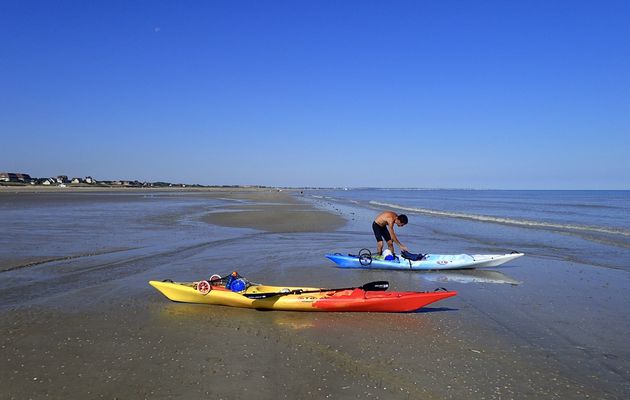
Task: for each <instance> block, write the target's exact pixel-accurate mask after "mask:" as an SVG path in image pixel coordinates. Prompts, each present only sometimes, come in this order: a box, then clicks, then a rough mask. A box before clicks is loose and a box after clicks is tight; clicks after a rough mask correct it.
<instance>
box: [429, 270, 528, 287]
mask: <svg viewBox="0 0 630 400" xmlns="http://www.w3.org/2000/svg"><path fill="white" fill-rule="evenodd" d="M422 278H423V279H425V280H428V281H431V282H457V283H502V284H508V285H520V284H521V283H523V282H520V281H517V280H516V279H514V278H511V277H509V276H507V275H506V274H504V273H503V272H499V271H490V270H479V269H470V270H459V271H430V272H427V273H425V274H423V275H422Z"/></svg>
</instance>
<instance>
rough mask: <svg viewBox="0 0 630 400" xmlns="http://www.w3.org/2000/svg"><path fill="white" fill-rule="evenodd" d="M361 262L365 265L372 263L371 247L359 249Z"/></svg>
mask: <svg viewBox="0 0 630 400" xmlns="http://www.w3.org/2000/svg"><path fill="white" fill-rule="evenodd" d="M359 263H360V264H361V265H363V266H364V267H367V266H368V265H370V264H372V252H371V251H370V249H361V251H359Z"/></svg>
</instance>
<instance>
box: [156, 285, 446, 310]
mask: <svg viewBox="0 0 630 400" xmlns="http://www.w3.org/2000/svg"><path fill="white" fill-rule="evenodd" d="M375 283H380V282H373V283H372V284H375ZM383 283H385V284H386V285H387V282H383ZM149 284H150V285H151V286H153V287H154V288H156V289H157V290H158V291H160V292H161V293H162V294H163V295H164V296H166V297H167V298H169V299H170V300H172V301H176V302H183V303H198V304H213V305H222V306H231V307H242V308H254V309H261V310H285V311H355V312H356V311H375V312H410V311H415V310H417V309H419V308H422V307H424V306H426V305H427V304H430V303H433V302H436V301H438V300H441V299H445V298H447V297H451V296H455V295H456V294H457V293H456V292H453V291H435V292H385V291H383V290H384V289H382V288H372V286H373V285H372V286H370V284H366V285H364V286H363V287H357V288H344V289H321V288H314V287H302V286H300V287H282V286H266V285H259V284H248V286H247V287H243V288H242V289H243V290H240V291H238V292H237V291H234V289H233V288H232V290H231V289H228V288H226V287H225V285H223V284H214V283H212V284H210V282H209V281H199V282H172V281H162V282H161V281H150V282H149ZM366 288H367V289H368V290H366Z"/></svg>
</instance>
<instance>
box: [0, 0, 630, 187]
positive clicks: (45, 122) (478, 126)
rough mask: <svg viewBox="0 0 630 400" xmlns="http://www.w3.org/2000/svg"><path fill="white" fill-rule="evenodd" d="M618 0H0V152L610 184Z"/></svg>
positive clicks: (66, 167) (210, 176)
mask: <svg viewBox="0 0 630 400" xmlns="http://www.w3.org/2000/svg"><path fill="white" fill-rule="evenodd" d="M628 21H630V2H628V1H598V2H595V1H549V0H546V1H521V2H516V1H421V0H417V1H314V0H313V1H262V0H259V1H238V0H230V1H167V2H164V1H162V2H160V1H90V2H88V1H39V2H38V1H28V0H24V1H22V0H20V1H17V0H15V1H7V0H4V1H2V2H0V35H1V37H2V40H1V41H0V54H1V56H0V137H1V142H0V143H1V144H0V170H2V171H7V172H25V173H29V174H31V175H33V176H50V175H59V174H65V175H71V176H86V175H90V176H93V177H94V178H96V179H139V180H150V181H154V180H166V181H171V182H185V183H200V184H218V185H223V184H242V185H247V184H259V185H270V186H303V185H304V186H349V187H357V186H370V187H439V188H498V189H630V162H629V161H628V160H627V158H628V156H629V155H630V24H629V23H628Z"/></svg>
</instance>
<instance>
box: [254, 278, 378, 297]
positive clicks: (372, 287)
mask: <svg viewBox="0 0 630 400" xmlns="http://www.w3.org/2000/svg"><path fill="white" fill-rule="evenodd" d="M388 288H389V282H387V281H374V282H369V283H366V284H365V285H363V286H359V287H349V288H340V289H317V290H302V289H295V290H288V289H287V290H284V291H281V292H275V293H243V296H245V297H247V298H250V299H254V300H260V299H268V298H270V297H274V296H285V295H287V294H303V293H320V292H340V291H342V290H354V289H363V290H365V291H366V292H380V291H385V290H387V289H388Z"/></svg>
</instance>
